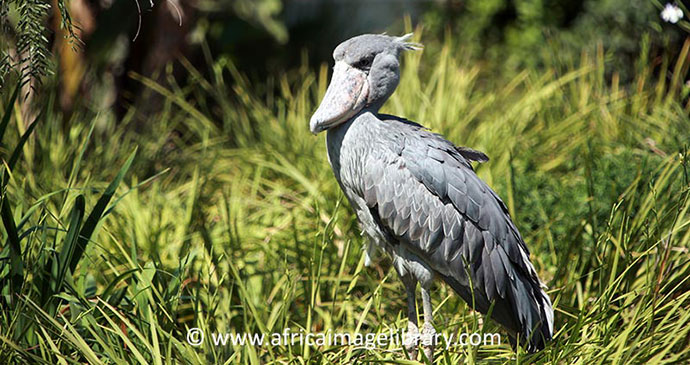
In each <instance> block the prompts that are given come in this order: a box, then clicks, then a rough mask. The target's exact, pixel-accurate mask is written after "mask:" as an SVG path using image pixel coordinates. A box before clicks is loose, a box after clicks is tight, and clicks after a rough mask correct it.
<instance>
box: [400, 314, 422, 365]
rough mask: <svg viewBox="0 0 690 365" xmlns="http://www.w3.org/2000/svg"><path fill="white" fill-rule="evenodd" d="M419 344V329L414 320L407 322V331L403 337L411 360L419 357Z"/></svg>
mask: <svg viewBox="0 0 690 365" xmlns="http://www.w3.org/2000/svg"><path fill="white" fill-rule="evenodd" d="M418 344H419V329H418V328H417V324H415V323H414V322H412V321H408V322H407V333H405V336H404V337H403V345H404V346H405V350H407V354H408V355H409V356H410V359H411V360H416V359H417V345H418Z"/></svg>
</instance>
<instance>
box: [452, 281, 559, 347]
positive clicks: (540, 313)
mask: <svg viewBox="0 0 690 365" xmlns="http://www.w3.org/2000/svg"><path fill="white" fill-rule="evenodd" d="M522 276H523V275H516V277H515V280H511V283H510V289H509V290H507V291H506V296H505V297H504V298H501V297H497V298H494V300H495V302H494V304H493V309H492V311H491V318H492V319H493V320H495V321H496V322H498V323H499V324H500V325H501V326H503V327H504V328H505V329H506V330H507V331H508V334H509V336H510V342H511V344H512V345H513V348H515V347H516V346H517V345H518V344H519V345H520V346H522V347H524V348H525V349H526V350H527V351H529V352H537V351H540V350H543V349H544V347H545V346H546V343H547V342H548V341H550V340H551V339H552V338H553V306H552V304H551V300H550V299H549V296H548V295H547V294H546V292H545V291H544V290H543V289H542V288H541V284H540V283H539V281H538V280H536V281H534V280H525V278H524V277H522ZM442 277H443V279H444V281H445V282H446V283H448V284H449V285H450V286H451V287H452V288H453V289H454V290H455V292H456V293H458V294H459V295H460V296H461V297H462V298H463V299H464V300H465V301H466V302H467V303H469V304H470V305H472V303H474V309H476V310H478V311H479V312H481V313H483V314H487V312H488V311H489V308H491V301H489V299H488V298H487V296H486V295H485V294H484V293H482V291H481V290H478V289H476V288H475V290H470V289H469V288H468V287H467V286H465V285H462V284H460V283H459V282H458V281H456V280H455V279H453V278H450V277H446V276H442Z"/></svg>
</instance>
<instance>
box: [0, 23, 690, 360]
mask: <svg viewBox="0 0 690 365" xmlns="http://www.w3.org/2000/svg"><path fill="white" fill-rule="evenodd" d="M416 35H417V37H421V32H417V34H416ZM421 40H422V41H424V42H425V43H428V47H427V50H426V51H425V52H422V53H409V54H407V55H405V58H404V61H403V70H402V81H401V84H400V86H399V88H398V91H396V93H395V94H394V95H393V97H392V98H391V100H390V101H389V102H388V104H386V106H385V107H384V110H383V111H384V112H387V113H391V114H396V115H400V116H404V117H407V118H409V119H412V120H415V121H418V122H421V123H422V124H425V125H426V126H428V127H430V128H432V129H433V130H434V131H438V132H442V133H444V134H445V135H446V136H447V137H448V138H449V139H450V140H451V141H453V142H455V143H456V144H459V145H465V146H470V147H472V148H476V149H479V150H482V151H484V152H486V153H487V154H488V155H489V156H490V158H491V161H490V162H488V163H486V164H483V165H480V166H478V167H477V171H478V174H479V175H480V176H481V177H482V178H483V179H485V180H486V181H487V182H488V183H489V184H490V185H491V186H492V187H494V189H495V190H497V192H498V193H499V195H501V196H503V197H504V198H505V199H504V200H505V201H506V203H507V205H508V207H509V209H510V211H511V213H512V216H513V217H514V219H516V221H517V225H518V227H519V228H520V230H521V232H522V234H523V236H524V237H525V239H526V241H527V243H528V245H529V247H530V250H531V252H532V260H533V262H534V263H535V266H536V267H537V270H538V271H539V274H540V276H541V277H542V278H543V279H544V280H545V282H546V284H547V285H548V286H549V290H548V292H549V294H550V296H551V298H552V299H553V301H554V305H555V310H556V324H555V328H556V336H555V339H554V341H553V342H552V343H551V344H550V345H549V346H548V347H547V348H546V350H544V351H542V352H540V353H538V354H534V355H529V354H526V353H523V352H522V351H521V350H520V352H518V353H514V352H513V351H512V350H511V349H510V346H509V345H508V341H507V338H505V337H504V341H503V344H502V345H500V346H498V345H497V346H481V347H463V346H453V347H451V348H450V349H449V350H448V351H445V350H442V349H440V348H439V349H437V362H439V363H457V362H468V363H476V362H487V361H489V362H496V363H507V362H510V363H516V362H517V363H582V364H591V363H602V362H616V363H648V362H650V363H677V362H687V361H690V342H689V340H688V339H689V338H690V333H688V332H689V331H690V290H689V289H690V282H688V280H690V279H688V278H689V277H690V253H689V252H688V250H689V249H690V230H689V229H688V226H689V225H690V216H689V215H688V213H689V212H688V209H689V208H690V202H689V201H688V197H689V194H690V180H688V178H689V177H688V158H690V155H689V154H688V153H687V151H686V147H687V144H688V142H689V141H690V120H689V118H688V113H687V112H688V106H687V105H686V104H685V102H686V101H685V100H684V99H683V97H684V96H685V95H687V94H688V90H686V88H687V86H685V84H684V82H683V80H684V77H685V74H686V70H687V66H688V65H687V64H686V63H685V59H686V57H687V52H688V48H687V47H686V48H685V49H684V51H683V52H684V53H683V54H681V55H680V57H678V60H677V61H676V60H675V59H664V61H663V62H662V63H661V64H656V63H654V64H650V63H648V62H647V54H645V53H643V54H642V55H641V56H640V62H639V64H638V65H637V66H636V67H637V79H636V80H635V82H634V83H633V84H631V85H620V84H619V82H618V77H617V76H616V72H615V70H607V62H606V58H605V57H604V52H603V50H601V49H599V50H598V51H596V52H594V53H593V54H590V53H587V52H583V54H582V57H581V59H579V60H573V65H572V66H564V67H562V68H561V69H549V70H524V71H523V72H522V73H520V74H518V75H517V76H516V77H515V78H512V79H509V80H505V79H502V78H499V77H495V76H493V75H488V74H486V73H485V72H484V71H483V68H482V66H481V65H479V64H476V63H474V60H471V59H465V58H463V54H462V53H460V52H459V51H458V48H457V47H456V45H455V42H456V41H454V40H452V39H451V37H450V36H447V37H446V39H445V40H444V41H443V42H434V41H432V40H427V39H424V38H423V37H422V39H421ZM180 62H181V64H182V65H183V66H184V67H185V68H186V70H187V71H188V75H189V80H177V81H174V80H173V79H172V76H171V75H167V76H168V79H169V80H172V81H173V82H171V83H170V85H173V86H172V87H171V86H167V87H164V86H162V85H160V84H158V83H156V82H154V81H152V80H150V79H147V78H144V77H141V76H139V75H134V74H133V75H131V77H133V78H134V79H136V80H139V81H140V82H141V83H142V84H144V85H145V86H146V87H147V89H148V90H149V92H150V93H151V94H156V95H157V96H156V98H159V99H160V100H162V105H160V112H159V113H157V114H156V115H154V116H146V118H145V119H144V118H142V117H141V116H139V115H138V114H137V111H136V110H132V111H131V112H130V113H129V114H128V116H127V117H126V118H124V120H120V121H117V122H115V121H113V120H112V118H111V117H109V116H108V114H107V113H101V114H95V115H94V114H93V113H90V112H89V111H87V110H81V111H77V112H76V113H75V114H74V116H73V117H72V118H71V119H70V120H69V122H68V123H67V124H66V125H67V127H62V126H61V124H60V123H59V121H58V120H59V118H60V116H59V115H57V114H55V113H54V112H53V111H52V108H51V107H50V102H49V103H48V106H47V107H46V111H45V112H44V113H42V114H40V115H39V117H38V122H39V123H40V124H38V126H37V127H36V128H34V130H33V134H32V135H31V137H30V138H26V139H21V140H20V138H19V137H20V136H21V135H29V133H27V132H30V131H26V130H25V129H24V126H25V125H26V124H27V123H25V121H24V120H23V119H22V117H21V112H20V108H19V104H21V102H22V101H21V100H19V101H15V100H13V98H12V97H11V95H5V96H4V97H3V99H2V100H3V104H2V108H0V110H3V111H4V112H5V113H4V115H5V116H6V118H5V119H3V121H5V120H6V121H7V122H3V123H4V124H3V127H5V126H6V128H0V131H5V135H4V136H3V139H1V140H0V141H1V142H2V143H3V145H2V150H0V152H2V155H1V156H2V159H3V161H4V162H5V163H4V168H3V171H4V175H3V176H5V178H4V179H3V186H5V188H4V189H3V190H2V195H1V198H2V206H3V210H2V212H3V214H2V218H3V220H2V221H3V224H2V229H1V230H0V238H1V241H2V244H3V246H2V251H0V285H2V290H3V293H2V294H3V295H4V296H3V300H2V304H1V305H2V312H1V315H0V320H1V325H0V326H1V327H2V328H3V330H2V331H1V332H0V359H2V360H3V362H7V363H26V362H30V363H46V364H73V363H103V364H110V363H116V364H130V363H142V364H149V363H150V364H173V363H191V364H206V363H235V362H237V363H259V362H261V363H264V362H265V363H274V362H276V363H287V362H297V363H306V362H336V363H350V362H355V361H357V362H365V361H366V362H368V361H376V362H401V363H403V362H405V361H406V360H404V359H405V357H404V355H403V352H402V349H401V348H400V347H399V346H398V347H396V346H394V345H389V346H387V347H385V348H381V347H377V348H374V349H367V348H364V347H355V346H352V347H348V346H339V347H318V346H268V345H265V346H263V347H254V346H248V345H245V346H240V345H237V346H231V345H226V346H213V344H212V343H211V341H209V340H208V337H209V335H210V333H211V332H213V331H217V332H221V333H223V332H232V333H241V332H251V333H272V332H281V333H282V332H283V331H285V330H286V329H287V328H289V329H290V330H291V331H292V332H299V331H305V332H326V331H332V332H346V333H356V332H360V333H388V332H389V330H392V331H399V330H400V329H403V328H406V325H407V324H406V319H405V308H406V306H405V298H404V291H403V288H402V286H401V284H400V283H399V281H398V279H397V277H396V274H395V273H394V270H393V269H392V268H391V266H390V262H389V261H388V260H387V259H385V258H383V259H381V260H379V261H377V262H376V264H375V266H374V267H373V268H369V269H368V268H364V266H363V263H364V259H363V252H362V251H361V247H362V243H363V240H364V238H363V237H361V236H360V235H359V229H358V227H357V224H356V220H355V217H354V216H353V214H352V213H351V210H350V209H349V207H348V205H347V203H346V200H344V198H343V196H342V194H341V193H340V191H339V188H338V186H337V183H336V181H335V179H334V178H333V176H332V173H331V170H330V167H329V166H328V163H327V160H326V154H325V145H324V140H323V137H322V136H319V137H314V136H312V135H311V134H310V133H309V131H308V128H307V124H308V120H309V116H310V114H311V113H312V112H313V110H314V109H315V107H316V103H317V101H318V99H319V97H320V96H321V95H323V93H324V92H325V89H326V86H327V81H328V67H327V66H326V65H324V66H323V67H321V68H320V69H319V70H317V71H316V72H315V71H313V70H310V69H308V68H307V67H302V68H300V69H297V70H294V71H293V72H290V73H287V74H285V75H282V76H279V77H275V78H271V79H268V80H266V87H265V89H262V88H259V87H257V86H255V84H254V83H253V82H251V81H250V80H249V79H247V78H246V77H245V76H244V75H242V74H241V73H240V72H239V71H238V70H237V69H236V68H235V67H234V66H233V64H232V63H231V62H230V61H229V60H225V59H219V60H216V61H214V62H211V63H210V66H209V69H208V70H204V71H203V72H202V71H200V70H197V69H195V68H193V67H192V66H191V65H190V64H189V63H188V62H186V61H185V60H181V61H180ZM658 75H664V76H662V77H659V76H658ZM665 75H669V77H668V78H667V77H665ZM183 81H186V82H183ZM178 85H186V86H178ZM262 90H266V91H262ZM142 119H143V120H142ZM142 122H143V124H144V126H143V127H142V126H141V125H142ZM135 128H136V130H137V132H136V133H135V132H134V130H135ZM24 140H26V143H25V144H23V145H22V142H21V141H24ZM18 145H19V147H17V146H18ZM135 150H136V151H137V153H136V157H135V156H134V154H133V151H135ZM10 151H12V152H10ZM17 151H18V152H17ZM14 153H17V156H19V155H20V154H21V155H22V157H21V158H17V159H16V161H17V162H16V164H12V163H9V161H11V160H12V159H11V158H10V157H9V156H12V155H14ZM5 183H6V184H5ZM432 301H433V304H434V312H435V324H436V327H437V330H438V331H439V332H445V333H456V332H473V331H484V332H501V330H500V329H499V328H498V327H497V326H496V325H495V324H494V323H493V322H492V321H489V320H486V321H484V320H482V318H481V316H480V315H478V314H477V313H475V312H473V311H471V310H469V309H468V307H467V305H465V304H464V303H463V302H462V300H461V299H460V298H459V297H458V296H456V295H454V294H453V293H452V291H451V290H449V288H447V287H445V286H443V285H440V284H439V285H437V286H436V287H435V289H434V291H433V296H432ZM190 328H201V329H202V330H204V331H205V332H206V335H207V340H206V341H205V342H204V343H203V344H202V345H201V346H198V347H195V346H192V345H190V344H189V343H187V341H186V335H187V330H188V329H190Z"/></svg>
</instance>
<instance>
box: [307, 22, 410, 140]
mask: <svg viewBox="0 0 690 365" xmlns="http://www.w3.org/2000/svg"><path fill="white" fill-rule="evenodd" d="M411 37H412V33H409V34H405V35H404V36H401V37H391V36H388V35H385V34H364V35H360V36H357V37H354V38H350V39H348V40H346V41H345V42H343V43H341V44H340V45H338V47H336V49H335V51H333V59H334V60H335V67H333V77H332V78H331V83H330V85H328V89H327V90H326V95H325V96H324V97H323V100H322V101H321V105H319V108H318V109H317V110H316V112H315V113H314V115H313V116H312V117H311V120H310V121H309V129H310V130H311V132H312V133H314V134H317V133H319V132H322V131H325V130H327V129H329V128H332V127H334V126H336V125H338V124H341V123H343V122H345V121H347V120H349V119H350V118H352V117H353V116H355V115H356V114H357V113H359V112H360V111H362V110H363V109H365V108H366V109H367V110H371V111H374V112H375V111H378V109H379V108H380V107H381V105H383V103H384V102H385V101H386V100H387V99H388V98H389V97H390V96H391V94H393V91H394V90H395V88H396V87H397V86H398V82H399V81H400V63H399V61H398V59H399V58H400V54H401V53H402V52H403V51H405V50H417V49H421V47H422V46H421V45H420V44H418V43H410V42H408V41H407V40H409V39H410V38H411Z"/></svg>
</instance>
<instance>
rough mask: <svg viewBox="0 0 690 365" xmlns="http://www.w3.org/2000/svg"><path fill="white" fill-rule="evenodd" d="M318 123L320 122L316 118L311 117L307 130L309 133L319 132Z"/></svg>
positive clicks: (315, 133)
mask: <svg viewBox="0 0 690 365" xmlns="http://www.w3.org/2000/svg"><path fill="white" fill-rule="evenodd" d="M320 124H321V123H319V120H318V118H314V117H312V118H311V120H310V121H309V130H310V131H311V134H313V135H317V134H319V132H321V131H322V129H321V126H320Z"/></svg>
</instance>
